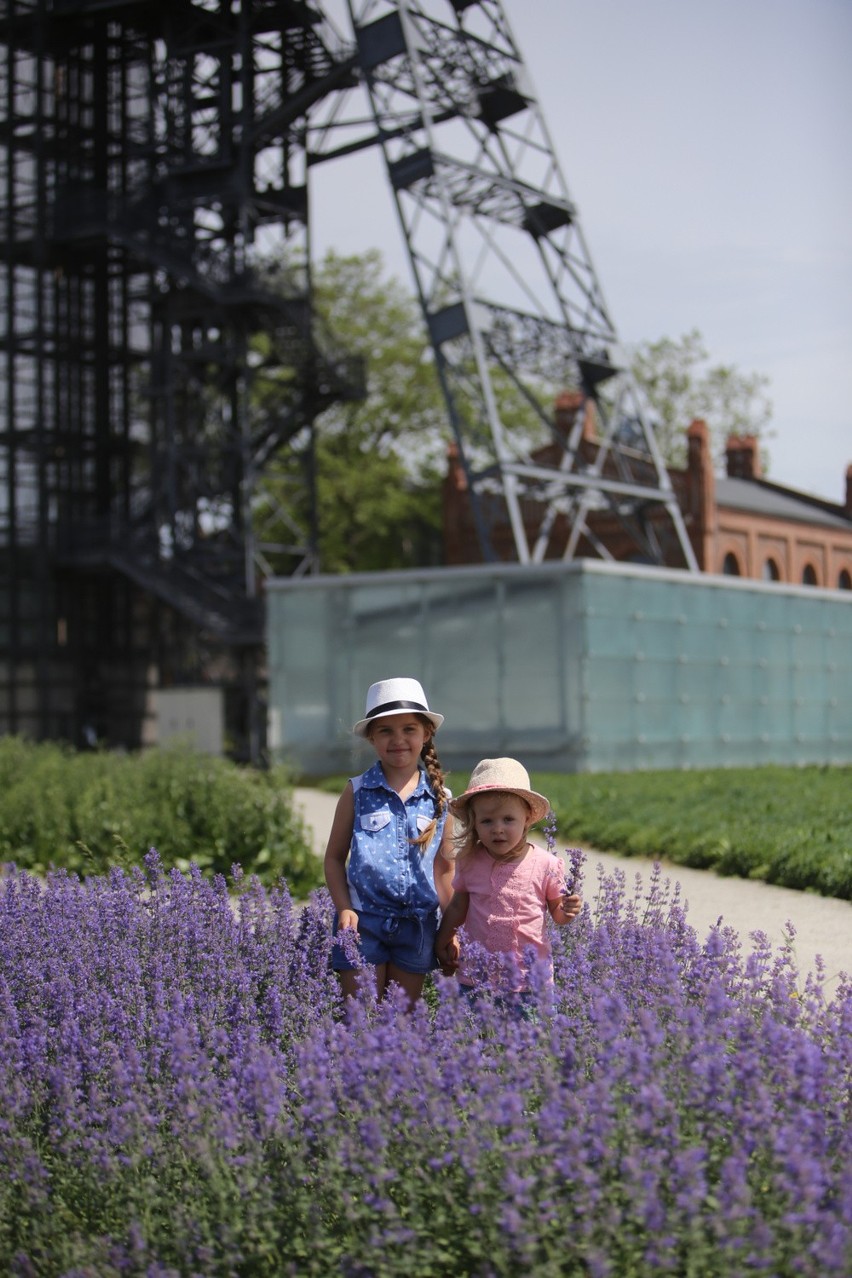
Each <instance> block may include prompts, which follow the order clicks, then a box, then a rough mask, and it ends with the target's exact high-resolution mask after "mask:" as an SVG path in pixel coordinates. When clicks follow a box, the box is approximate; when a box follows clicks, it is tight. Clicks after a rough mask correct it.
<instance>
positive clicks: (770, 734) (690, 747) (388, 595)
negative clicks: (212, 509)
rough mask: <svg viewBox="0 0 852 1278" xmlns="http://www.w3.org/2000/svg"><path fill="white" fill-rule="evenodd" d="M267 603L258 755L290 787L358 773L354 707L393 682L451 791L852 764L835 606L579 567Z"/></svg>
mask: <svg viewBox="0 0 852 1278" xmlns="http://www.w3.org/2000/svg"><path fill="white" fill-rule="evenodd" d="M268 602H269V607H268V626H269V654H270V706H271V723H270V739H271V741H272V743H273V747H274V748H275V749H276V752H277V753H278V754H280V755H284V756H286V757H289V758H291V759H292V760H293V761H294V762H295V763H296V765H297V766H298V767H299V768H300V769H301V770H302V771H304V772H306V773H317V772H324V771H325V772H332V771H339V770H347V769H349V768H352V769H357V768H360V767H362V766H363V765H364V763H365V762H366V761H367V760H368V759H369V758H370V757H371V755H370V752H369V749H368V748H366V749H365V747H364V746H363V745H361V744H359V743H357V742H355V741H353V739H352V737H351V733H350V728H351V725H352V723H353V722H354V721H355V720H356V719H358V718H360V716H361V714H362V713H363V706H364V695H365V692H366V689H367V687H368V685H369V684H370V683H372V682H373V681H374V680H376V679H381V678H385V677H388V676H391V675H403V674H406V675H414V676H415V677H416V678H419V679H420V680H421V681H422V683H423V685H424V687H425V688H426V690H427V693H428V696H429V699H430V704H431V705H432V707H433V708H434V709H437V710H440V711H441V712H442V713H443V714H445V715H446V723H445V724H444V726H443V727H442V729H441V733H440V736H439V739H438V747H439V752H440V755H441V759H442V762H443V763H444V764H445V766H446V767H449V768H451V769H459V770H460V771H461V772H464V770H466V769H467V768H469V767H470V766H471V765H472V764H473V763H475V762H476V761H477V760H478V759H479V758H482V757H485V756H489V755H496V754H515V755H517V756H519V757H520V758H522V759H523V760H524V761H525V762H526V763H527V764H528V766H530V767H532V768H558V769H562V770H565V771H608V770H633V769H637V768H663V767H666V768H668V767H724V766H731V765H750V764H755V765H756V764H762V763H770V762H772V763H827V762H850V761H852V596H850V595H849V594H848V593H847V592H840V591H823V590H815V589H808V588H804V587H788V586H781V585H778V584H775V583H762V582H747V581H744V580H741V579H730V578H721V577H719V578H711V577H697V576H696V577H692V576H689V575H687V574H685V573H676V572H669V571H666V570H657V569H649V568H633V567H629V566H624V565H614V564H605V563H598V562H592V561H584V562H581V563H574V564H565V565H562V564H559V565H547V566H542V567H529V566H525V567H518V566H517V565H512V566H509V565H506V566H500V567H490V568H461V569H436V570H430V571H424V572H412V573H386V574H382V573H376V574H361V575H353V576H350V577H327V578H323V577H319V578H312V579H310V580H307V581H305V580H299V581H292V580H287V581H276V582H272V583H270V585H269V590H268ZM458 780H459V778H458V777H456V778H453V784H454V787H455V788H457V783H458Z"/></svg>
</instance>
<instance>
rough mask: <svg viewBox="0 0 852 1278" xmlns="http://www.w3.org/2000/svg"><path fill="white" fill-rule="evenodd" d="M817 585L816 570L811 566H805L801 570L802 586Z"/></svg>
mask: <svg viewBox="0 0 852 1278" xmlns="http://www.w3.org/2000/svg"><path fill="white" fill-rule="evenodd" d="M816 584H817V575H816V569H815V568H814V566H813V564H805V566H804V568H803V569H802V585H803V586H815V585H816Z"/></svg>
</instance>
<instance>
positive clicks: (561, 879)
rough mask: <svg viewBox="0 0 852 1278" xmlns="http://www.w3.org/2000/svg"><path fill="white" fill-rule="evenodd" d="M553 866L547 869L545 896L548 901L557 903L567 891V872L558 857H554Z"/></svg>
mask: <svg viewBox="0 0 852 1278" xmlns="http://www.w3.org/2000/svg"><path fill="white" fill-rule="evenodd" d="M552 860H553V865H552V866H551V865H549V866H547V868H546V869H545V872H544V873H545V884H544V895H545V899H546V900H548V901H555V900H557V898H558V897H560V896H562V894H563V892H565V891H566V890H567V884H566V882H565V870H564V867H563V865H562V862H561V861H560V860H559V858H558V857H555V856H554V857H553V858H552Z"/></svg>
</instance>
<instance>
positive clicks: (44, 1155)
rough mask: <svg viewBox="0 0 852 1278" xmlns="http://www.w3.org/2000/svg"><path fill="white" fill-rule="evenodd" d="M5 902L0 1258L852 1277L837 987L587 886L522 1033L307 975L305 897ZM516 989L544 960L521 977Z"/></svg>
mask: <svg viewBox="0 0 852 1278" xmlns="http://www.w3.org/2000/svg"><path fill="white" fill-rule="evenodd" d="M235 886H236V890H237V895H236V898H234V897H233V896H232V895H230V894H229V890H228V885H227V884H226V883H225V881H224V879H222V878H216V879H215V880H213V881H208V880H206V879H204V878H203V877H202V875H201V874H200V873H198V872H197V871H195V870H193V871H192V872H191V873H190V874H189V875H188V876H185V877H184V876H181V875H180V874H178V873H177V872H176V871H174V872H172V873H170V874H168V875H165V874H164V873H163V872H162V870H161V869H160V866H159V863H158V859H157V857H156V854H153V853H152V854H150V855H149V857H148V860H147V863H146V868H145V870H144V872H143V871H142V870H138V871H134V872H125V871H123V870H114V871H112V872H111V873H110V874H109V875H107V876H105V877H98V878H92V879H89V880H87V881H86V882H84V883H82V882H80V881H79V880H78V879H77V878H76V877H73V876H68V875H66V874H61V873H60V874H55V875H51V876H50V877H49V878H48V880H47V882H46V883H43V882H40V881H39V880H37V879H36V878H34V877H30V876H28V875H26V874H21V873H17V872H12V873H11V875H9V876H8V877H7V878H6V880H5V881H4V883H3V885H2V888H0V1003H2V1010H0V1164H2V1166H3V1167H4V1169H5V1174H4V1175H3V1176H2V1177H0V1271H2V1272H8V1273H10V1274H12V1275H21V1276H23V1275H28V1276H29V1275H33V1276H35V1275H38V1278H45V1276H48V1275H54V1274H55V1275H60V1274H61V1275H66V1276H69V1278H70V1276H71V1275H74V1276H75V1278H82V1275H87V1276H88V1275H97V1278H107V1276H109V1275H112V1274H130V1275H140V1276H141V1275H146V1278H164V1276H165V1275H172V1274H190V1273H191V1274H200V1275H207V1274H210V1275H214V1274H215V1275H224V1274H251V1275H266V1274H268V1275H286V1274H293V1275H299V1278H301V1276H302V1275H316V1276H317V1278H319V1276H322V1278H328V1276H329V1275H335V1274H340V1275H347V1276H364V1278H366V1276H367V1275H369V1276H370V1278H385V1276H387V1278H390V1276H392V1275H405V1278H416V1276H417V1275H424V1276H426V1275H428V1276H429V1278H434V1276H435V1275H438V1274H443V1273H447V1274H449V1273H452V1274H453V1275H482V1276H483V1278H485V1276H502V1275H506V1276H507V1278H508V1275H512V1276H513V1278H514V1275H516V1274H518V1273H528V1274H535V1275H537V1276H539V1275H542V1276H545V1278H546V1276H547V1275H562V1274H566V1275H575V1274H576V1275H615V1276H617V1278H630V1275H651V1274H654V1275H656V1274H665V1273H671V1274H676V1275H696V1276H700V1278H709V1276H712V1275H731V1276H733V1275H737V1278H739V1276H741V1275H744V1274H751V1273H755V1274H757V1273H762V1274H767V1275H787V1274H790V1275H793V1274H796V1275H812V1276H813V1278H817V1276H819V1278H831V1276H833V1275H837V1278H840V1276H841V1275H848V1274H849V1273H850V1272H852V1223H850V1222H852V1124H851V1123H850V1077H851V1076H852V986H850V983H849V982H848V981H842V982H841V983H840V985H839V987H835V988H834V989H833V991H832V994H831V997H830V998H829V996H828V995H827V994H826V993H825V992H824V990H823V988H822V986H821V984H820V982H819V979H818V978H817V979H813V978H811V979H809V981H808V983H807V984H806V985H805V987H804V989H800V988H799V987H798V983H797V974H796V972H795V970H794V967H793V964H792V959H791V957H790V956H789V954H788V953H787V952H780V953H772V952H770V950H769V947H768V945H766V946H763V947H760V946H758V949H757V951H756V952H755V953H753V954H750V955H749V957H748V959H744V958H743V957H742V954H741V950H740V946H739V940H738V938H737V937H736V936H735V935H733V934H732V933H730V932H729V931H727V930H714V931H712V932H711V933H710V934H709V936H708V937H707V938H699V937H698V936H697V935H696V934H695V932H694V931H693V929H692V928H691V927H690V926H689V924H688V921H687V919H686V917H685V915H684V911H683V909H682V907H681V904H680V901H679V894H678V891H677V889H676V887H673V886H672V885H671V884H670V883H668V882H664V881H662V880H661V878H660V877H659V876H657V877H655V878H654V879H652V880H651V882H649V883H645V884H638V883H637V885H636V887H635V888H634V889H631V890H628V888H627V886H626V884H625V882H624V880H623V879H621V878H619V877H618V876H615V877H613V878H611V879H607V878H603V879H601V880H600V882H599V883H598V884H597V885H588V886H587V888H586V896H587V900H588V904H587V906H586V907H585V909H584V912H583V914H582V916H581V917H580V919H579V920H578V922H577V923H576V924H575V925H574V926H572V927H571V928H566V929H564V930H562V931H559V932H557V933H556V934H555V936H554V948H555V959H556V981H555V985H554V986H553V988H552V989H549V988H547V987H544V988H541V989H539V991H538V996H539V1004H540V1006H539V1011H538V1015H537V1017H536V1018H535V1019H533V1020H525V1019H517V1018H515V1017H514V1016H512V1015H511V1014H510V1013H507V1012H506V1011H505V1010H501V1009H500V1008H498V1007H495V1006H493V1005H491V1004H490V1003H489V1001H488V1000H485V1001H484V1002H483V1003H481V1004H480V1005H478V1007H477V1008H476V1009H475V1010H474V1011H473V1012H472V1011H471V1009H470V1007H469V1006H468V1005H467V1004H466V1003H465V1002H464V1001H463V1000H460V999H458V998H457V997H456V989H455V985H454V982H453V981H452V980H445V979H444V978H442V977H440V976H438V977H436V978H435V981H434V983H433V985H432V986H431V987H430V989H429V995H428V997H427V998H426V999H425V1000H424V1001H423V1002H422V1003H421V1004H420V1005H419V1006H418V1008H417V1009H416V1011H415V1012H414V1013H413V1014H412V1015H407V1014H406V1013H405V1012H404V1011H403V1009H402V1007H401V1006H400V1005H399V1004H398V1003H397V1002H396V1001H395V1000H394V999H390V1000H387V1001H385V1002H384V1003H382V1004H380V1005H378V1006H376V1005H375V1004H373V1003H372V1002H371V1000H370V998H369V996H368V995H367V993H366V992H365V994H364V997H363V998H362V1000H361V1001H360V1002H359V1003H358V1004H357V1005H355V1006H354V1008H353V1009H352V1013H351V1016H350V1017H349V1019H348V1020H344V1019H343V1018H342V1017H341V1013H340V1007H339V1002H338V995H337V987H336V985H335V983H334V981H333V978H331V977H330V975H329V973H328V955H329V948H330V945H331V926H330V924H331V911H330V903H329V901H328V897H327V895H326V893H325V892H324V891H320V892H318V893H316V894H315V895H314V897H313V898H312V899H311V902H310V903H309V904H308V905H307V906H306V907H305V908H304V909H302V910H297V909H295V908H294V907H293V904H292V902H291V900H290V897H289V895H288V893H287V891H286V889H285V888H284V887H283V886H282V887H278V888H274V889H269V890H268V889H266V888H264V887H263V886H262V885H261V884H260V883H259V882H258V881H257V880H255V879H252V880H243V879H241V878H240V876H239V875H237V882H236V885H235ZM534 975H535V974H534Z"/></svg>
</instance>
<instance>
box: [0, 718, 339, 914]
mask: <svg viewBox="0 0 852 1278" xmlns="http://www.w3.org/2000/svg"><path fill="white" fill-rule="evenodd" d="M150 847H155V848H156V849H157V851H158V852H159V853H160V857H161V860H162V862H163V864H164V865H165V866H167V867H168V866H177V868H178V869H181V870H185V869H187V868H188V866H189V863H190V861H194V862H195V863H196V864H197V865H198V866H199V868H200V869H201V870H203V871H205V872H219V873H222V874H229V873H230V871H231V867H232V866H233V865H234V864H238V865H240V866H241V867H242V869H243V871H244V872H245V873H247V874H248V873H254V874H257V875H258V876H259V877H260V878H261V879H262V880H263V881H264V882H273V881H275V880H277V879H278V878H279V877H281V876H282V875H283V877H284V878H285V879H286V881H287V885H288V887H289V889H290V892H291V893H292V894H293V895H294V896H303V895H306V894H307V893H308V892H309V891H311V889H313V888H314V887H317V886H319V884H320V883H321V881H322V873H321V871H322V867H321V865H320V863H319V861H318V858H317V857H316V856H314V854H313V852H312V851H311V848H310V843H309V839H308V836H307V832H306V830H305V827H304V823H303V822H302V820H301V818H300V816H299V815H298V814H297V813H296V812H295V811H294V809H293V803H292V778H291V775H290V773H289V772H288V771H287V770H286V769H285V768H283V767H277V768H273V769H271V770H269V771H266V772H262V771H258V770H256V769H251V768H244V767H240V766H238V765H237V764H234V763H230V762H228V761H227V760H224V759H218V758H213V757H211V756H209V755H205V754H201V753H198V752H196V751H194V750H192V749H190V748H188V747H186V746H182V747H175V748H169V749H156V750H149V751H146V752H144V753H141V754H111V753H107V752H102V751H97V752H93V753H76V752H74V751H73V750H71V749H70V748H67V747H65V746H62V745H58V744H52V743H46V744H34V743H32V742H28V741H24V740H22V739H21V738H19V737H3V738H0V861H2V862H9V861H14V862H15V864H17V865H18V866H19V867H20V868H21V869H26V870H31V871H34V872H35V873H44V872H45V871H47V870H48V869H50V868H51V867H55V868H63V869H67V870H73V871H76V872H77V873H80V874H99V873H102V872H103V871H104V870H106V869H107V868H109V866H111V865H115V864H122V865H136V864H139V863H140V862H141V859H142V857H143V856H144V855H145V853H146V852H147V851H148V849H149V848H150Z"/></svg>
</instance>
